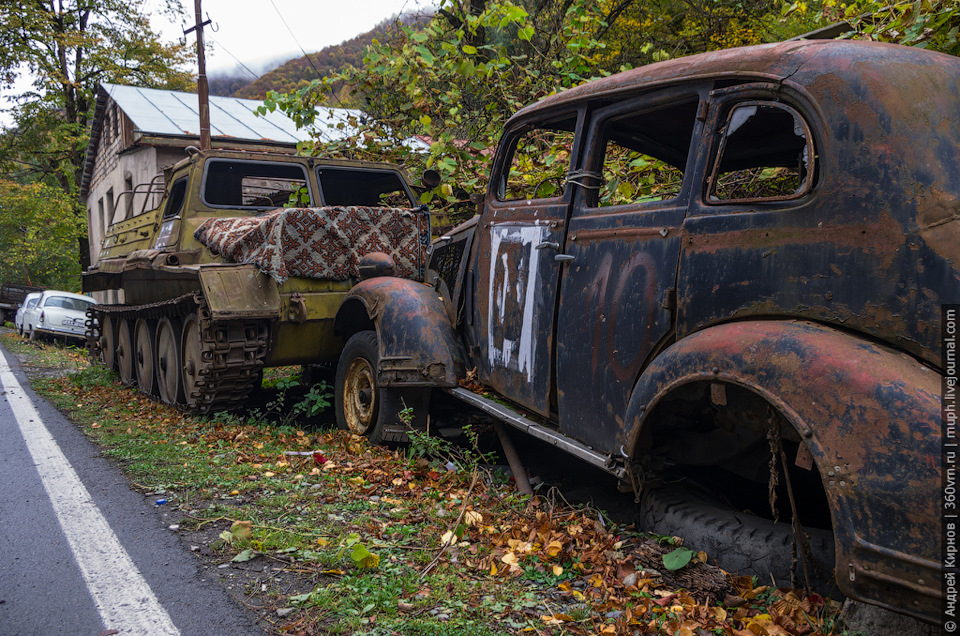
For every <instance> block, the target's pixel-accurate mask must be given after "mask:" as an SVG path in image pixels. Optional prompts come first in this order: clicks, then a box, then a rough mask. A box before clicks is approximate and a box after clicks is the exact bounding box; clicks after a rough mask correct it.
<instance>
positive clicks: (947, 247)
mask: <svg viewBox="0 0 960 636" xmlns="http://www.w3.org/2000/svg"><path fill="white" fill-rule="evenodd" d="M916 201H917V224H918V225H919V226H920V236H922V237H923V240H924V241H926V243H927V245H928V246H929V247H930V249H932V250H933V251H934V252H936V253H937V254H939V255H940V256H942V257H943V258H945V259H947V260H950V261H952V262H953V266H954V269H958V264H960V200H958V199H957V197H956V196H953V195H950V194H949V193H947V192H943V191H941V190H939V189H937V188H928V189H926V190H924V191H923V192H922V193H921V194H919V195H918V196H917V197H916Z"/></svg>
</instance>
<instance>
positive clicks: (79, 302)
mask: <svg viewBox="0 0 960 636" xmlns="http://www.w3.org/2000/svg"><path fill="white" fill-rule="evenodd" d="M95 302H96V301H94V300H93V299H92V298H90V297H89V296H82V295H80V294H72V293H70V292H65V291H56V290H47V291H45V292H43V293H42V294H40V298H39V299H38V300H37V304H35V305H34V306H33V307H30V308H26V309H24V311H23V334H24V335H25V336H27V337H28V338H30V339H31V340H36V339H37V338H38V337H39V336H58V337H66V338H73V339H82V338H84V334H85V332H86V322H87V308H89V307H90V305H93V304H94V303H95Z"/></svg>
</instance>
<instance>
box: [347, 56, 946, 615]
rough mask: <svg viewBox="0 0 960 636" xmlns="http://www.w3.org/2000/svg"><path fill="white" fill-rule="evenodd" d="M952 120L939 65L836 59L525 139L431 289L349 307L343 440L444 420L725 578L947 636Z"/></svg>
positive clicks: (505, 155) (715, 85) (514, 135)
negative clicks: (500, 430) (944, 560)
mask: <svg viewBox="0 0 960 636" xmlns="http://www.w3.org/2000/svg"><path fill="white" fill-rule="evenodd" d="M958 112H960V60H958V59H957V58H955V57H952V56H948V55H943V54H937V53H931V52H928V51H923V50H918V49H911V48H906V47H899V46H895V45H883V44H875V43H863V42H845V41H837V42H833V41H829V42H822V41H818V42H789V43H781V44H772V45H761V46H757V47H748V48H741V49H730V50H724V51H717V52H712V53H705V54H701V55H694V56H690V57H686V58H681V59H676V60H671V61H666V62H661V63H657V64H653V65H650V66H645V67H642V68H638V69H635V70H632V71H628V72H625V73H621V74H618V75H613V76H611V77H607V78H604V79H600V80H596V81H592V82H589V83H586V84H584V85H582V86H579V87H577V88H574V89H571V90H567V91H564V92H561V93H559V94H557V95H554V96H551V97H548V98H546V99H544V100H542V101H540V102H538V103H536V104H534V105H532V106H529V107H527V108H525V109H523V110H521V111H520V112H519V113H517V114H516V115H515V116H514V117H513V118H511V119H510V121H509V122H508V123H507V124H506V127H505V130H504V133H503V137H502V140H501V142H500V144H499V147H498V148H497V152H496V155H495V156H494V159H493V164H492V169H491V181H490V185H489V188H488V191H487V193H486V196H485V199H484V201H483V202H482V203H481V204H480V214H479V215H478V216H477V217H475V218H474V219H472V220H471V221H468V222H467V223H465V224H463V225H461V226H460V227H458V228H456V229H455V230H453V231H451V232H450V233H448V234H447V235H445V236H443V237H441V238H440V239H438V240H437V241H435V243H434V245H433V248H432V255H431V258H430V261H429V270H428V274H427V279H426V282H427V284H422V283H419V282H414V281H409V280H401V279H398V278H390V277H379V278H373V279H370V280H366V281H364V282H362V283H360V284H358V285H357V286H356V287H354V288H353V289H352V290H351V291H350V293H349V294H348V295H347V297H346V299H345V301H344V304H343V306H342V307H341V308H340V311H339V313H338V315H337V320H336V323H335V327H336V328H337V330H338V333H340V334H341V335H342V336H343V337H344V338H348V339H349V340H348V342H347V345H346V348H345V349H344V353H343V356H342V357H341V361H340V369H341V370H350V369H360V370H363V369H366V371H364V372H363V373H355V374H353V375H352V374H351V373H349V372H346V371H344V372H343V373H340V374H339V375H338V385H337V401H338V414H339V415H340V417H341V423H342V424H343V425H345V426H350V427H351V428H353V429H354V430H355V431H357V432H362V433H365V434H367V435H369V436H370V437H371V438H374V439H380V438H384V437H388V438H389V437H390V436H392V435H397V434H398V433H397V431H398V430H402V425H401V423H400V422H398V419H397V412H396V405H397V404H398V403H399V400H398V396H404V399H403V404H406V405H407V406H408V407H411V408H413V409H414V410H415V411H416V410H418V409H420V410H424V409H427V408H429V406H428V405H430V404H432V405H434V406H436V404H437V403H438V402H439V401H440V400H438V399H436V398H437V397H438V395H439V396H441V397H444V398H445V399H448V398H449V397H452V398H454V399H456V400H459V401H461V402H463V403H466V404H469V405H472V406H474V407H476V408H479V409H481V410H483V411H485V412H487V413H489V414H490V415H492V416H493V417H496V418H498V419H500V420H502V421H504V422H506V423H508V424H510V425H512V426H514V427H516V428H518V429H520V430H523V431H525V432H527V433H529V434H531V435H533V436H536V437H538V438H540V439H543V440H546V441H547V442H548V443H550V444H552V445H555V446H557V447H559V448H561V449H563V450H566V451H567V452H570V453H572V454H574V455H576V456H577V457H579V458H581V459H583V460H584V461H586V462H589V463H591V464H593V465H595V466H597V467H600V468H601V469H603V470H605V471H608V472H609V473H611V474H613V475H615V476H617V477H618V478H619V479H620V480H622V482H623V483H624V484H627V485H629V487H630V488H632V489H633V491H634V492H635V493H636V495H637V498H638V499H639V500H640V501H641V506H640V514H641V517H642V520H643V521H644V522H645V523H646V524H647V527H648V528H651V529H654V530H656V531H657V532H660V533H661V534H680V535H682V536H687V537H688V540H690V541H691V542H692V543H693V544H694V545H696V546H698V547H700V548H704V549H706V550H707V553H708V555H709V557H710V558H711V559H717V560H718V561H719V562H720V564H721V565H722V566H724V567H726V568H727V569H730V570H737V571H747V572H751V571H752V572H754V573H757V574H761V575H763V577H764V580H769V575H770V574H771V573H773V575H774V578H775V581H776V582H777V583H778V584H786V583H788V582H789V580H790V577H791V576H792V575H799V583H801V584H803V583H806V582H809V583H810V584H811V585H813V586H818V587H820V588H821V589H823V588H826V589H827V591H829V590H830V588H832V587H833V586H836V587H838V588H839V591H840V592H842V593H843V594H845V595H847V596H848V597H851V598H854V599H859V600H863V601H866V602H869V603H873V604H877V605H880V606H884V607H887V608H891V609H894V610H896V611H899V612H902V613H906V614H910V615H913V616H915V617H918V618H921V619H924V620H927V621H935V620H938V618H939V612H940V603H941V591H940V571H941V570H940V550H939V546H940V537H939V518H940V517H939V513H940V511H939V508H938V503H937V501H938V498H937V492H938V490H939V488H940V479H941V470H940V462H941V413H940V408H941V395H940V391H941V382H942V381H943V378H944V375H943V373H944V358H943V356H944V349H943V345H942V342H941V311H942V310H943V308H944V306H946V305H949V304H952V303H960V222H958V219H960V118H958V117H957V113H958ZM358 359H360V360H362V361H363V362H362V363H357V362H356V361H357V360H358ZM357 375H359V376H361V377H360V378H359V380H358V377H355V376H357ZM468 379H469V385H470V386H475V385H477V384H478V385H479V386H480V387H481V388H482V389H484V390H485V391H487V392H488V393H490V394H492V395H493V398H491V397H485V396H484V395H480V394H477V393H475V392H473V391H470V390H468V389H467V388H463V386H461V383H463V384H467V382H466V381H467V380H468ZM437 389H442V391H438V390H437ZM431 391H432V395H433V398H434V399H432V400H429V401H428V399H427V398H425V397H424V394H426V393H428V392H431ZM406 417H407V419H409V416H408V415H407V416H406ZM745 511H749V512H745ZM776 519H779V523H775V520H776ZM791 546H793V547H794V549H795V551H794V555H796V557H797V558H796V559H794V560H793V561H794V563H795V564H796V567H795V568H794V567H791V565H792V563H791V561H792V559H791ZM818 567H819V569H820V574H819V575H818V574H817V568H818ZM791 570H793V571H792V572H791Z"/></svg>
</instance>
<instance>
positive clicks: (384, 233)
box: [83, 150, 430, 413]
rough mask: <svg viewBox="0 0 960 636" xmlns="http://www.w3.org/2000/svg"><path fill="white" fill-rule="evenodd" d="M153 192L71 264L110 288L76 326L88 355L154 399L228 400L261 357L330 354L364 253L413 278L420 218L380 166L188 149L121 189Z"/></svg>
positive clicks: (316, 359)
mask: <svg viewBox="0 0 960 636" xmlns="http://www.w3.org/2000/svg"><path fill="white" fill-rule="evenodd" d="M152 192H157V193H158V194H161V200H160V204H159V206H158V207H157V208H156V209H153V210H148V209H145V208H146V205H147V201H148V199H149V197H147V196H143V205H142V207H143V208H144V209H142V210H141V211H140V213H139V214H137V215H136V216H134V217H132V218H130V219H127V220H124V221H121V222H119V223H115V224H113V225H111V226H110V228H109V229H108V232H107V235H106V237H105V239H104V242H103V245H102V246H101V249H100V258H99V262H98V263H97V264H96V265H95V266H93V267H91V268H90V269H89V270H88V271H86V272H84V274H83V290H84V291H86V292H94V291H109V290H112V291H114V292H122V298H121V302H120V303H117V304H101V305H96V306H94V307H93V308H92V309H91V312H90V319H89V320H88V325H87V334H86V335H87V346H88V348H89V350H90V352H91V355H92V357H93V358H94V359H96V360H100V361H102V362H103V363H105V364H106V365H108V366H110V367H112V368H113V369H116V370H117V371H118V372H119V375H120V379H121V380H122V381H123V382H124V383H125V384H136V385H137V386H138V387H139V389H140V390H141V391H143V392H144V393H147V394H149V395H153V396H156V397H159V398H160V399H161V400H162V401H163V402H165V403H167V404H173V405H177V406H180V407H182V408H185V409H188V410H191V411H194V412H201V413H206V412H209V411H211V410H214V409H223V408H230V407H235V406H238V405H240V404H242V403H243V402H244V401H245V400H246V399H247V398H248V396H249V394H250V391H251V390H252V389H253V388H254V387H256V386H259V385H260V379H261V377H262V371H263V368H264V367H265V366H279V365H289V364H318V363H331V364H332V363H334V362H336V360H337V358H338V356H339V355H340V350H341V348H342V347H343V342H342V341H341V340H340V338H339V337H338V336H336V335H335V334H334V333H333V321H334V316H335V314H336V311H337V308H338V307H339V305H340V301H341V299H342V298H343V297H344V295H345V294H346V292H347V290H349V289H350V287H351V285H352V284H353V282H354V281H355V280H357V279H358V278H359V277H360V270H361V269H363V263H362V262H361V260H362V257H363V256H364V255H365V254H366V253H368V252H383V253H388V254H390V255H391V256H392V258H393V261H394V264H395V266H396V272H397V274H398V275H405V276H410V277H412V278H415V279H422V278H423V265H424V263H425V256H426V249H427V244H428V243H429V240H430V238H429V237H430V217H429V214H428V213H426V211H425V210H420V209H415V203H414V194H413V190H412V186H411V184H410V183H409V180H408V179H407V177H406V175H405V174H404V173H403V172H402V171H401V170H399V169H398V168H397V167H396V166H393V165H391V164H386V163H375V162H360V161H345V160H325V159H315V158H307V157H296V156H293V155H288V154H280V153H265V152H244V151H230V150H206V151H197V152H195V153H194V154H193V155H192V156H190V157H188V158H186V159H184V160H182V161H180V162H179V163H178V164H176V165H174V166H172V167H171V168H168V169H167V170H166V171H165V173H164V174H163V175H162V177H159V178H158V179H155V180H154V182H153V183H151V184H143V185H142V186H138V188H137V189H135V190H134V191H132V192H131V193H129V194H128V196H133V195H134V194H139V195H141V196H142V195H145V194H150V193H152ZM281 206H286V207H281ZM298 206H302V207H298ZM309 206H317V207H309ZM320 206H322V207H320ZM118 295H119V294H118ZM305 343H310V344H309V346H304V345H305Z"/></svg>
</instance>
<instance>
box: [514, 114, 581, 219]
mask: <svg viewBox="0 0 960 636" xmlns="http://www.w3.org/2000/svg"><path fill="white" fill-rule="evenodd" d="M576 124H577V122H576V119H570V120H567V121H563V122H558V123H557V124H555V127H550V128H536V129H533V130H528V131H526V132H525V133H523V134H522V135H521V136H520V137H519V138H518V139H517V141H516V144H515V145H514V147H513V151H512V153H511V159H510V165H509V166H508V168H507V169H506V171H505V172H506V174H504V175H502V176H501V178H500V181H499V187H498V188H497V199H499V200H500V201H512V200H523V199H552V198H559V197H562V196H563V193H564V190H565V188H566V178H567V171H568V170H569V169H570V154H571V153H572V152H573V140H574V129H575V128H576Z"/></svg>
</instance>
